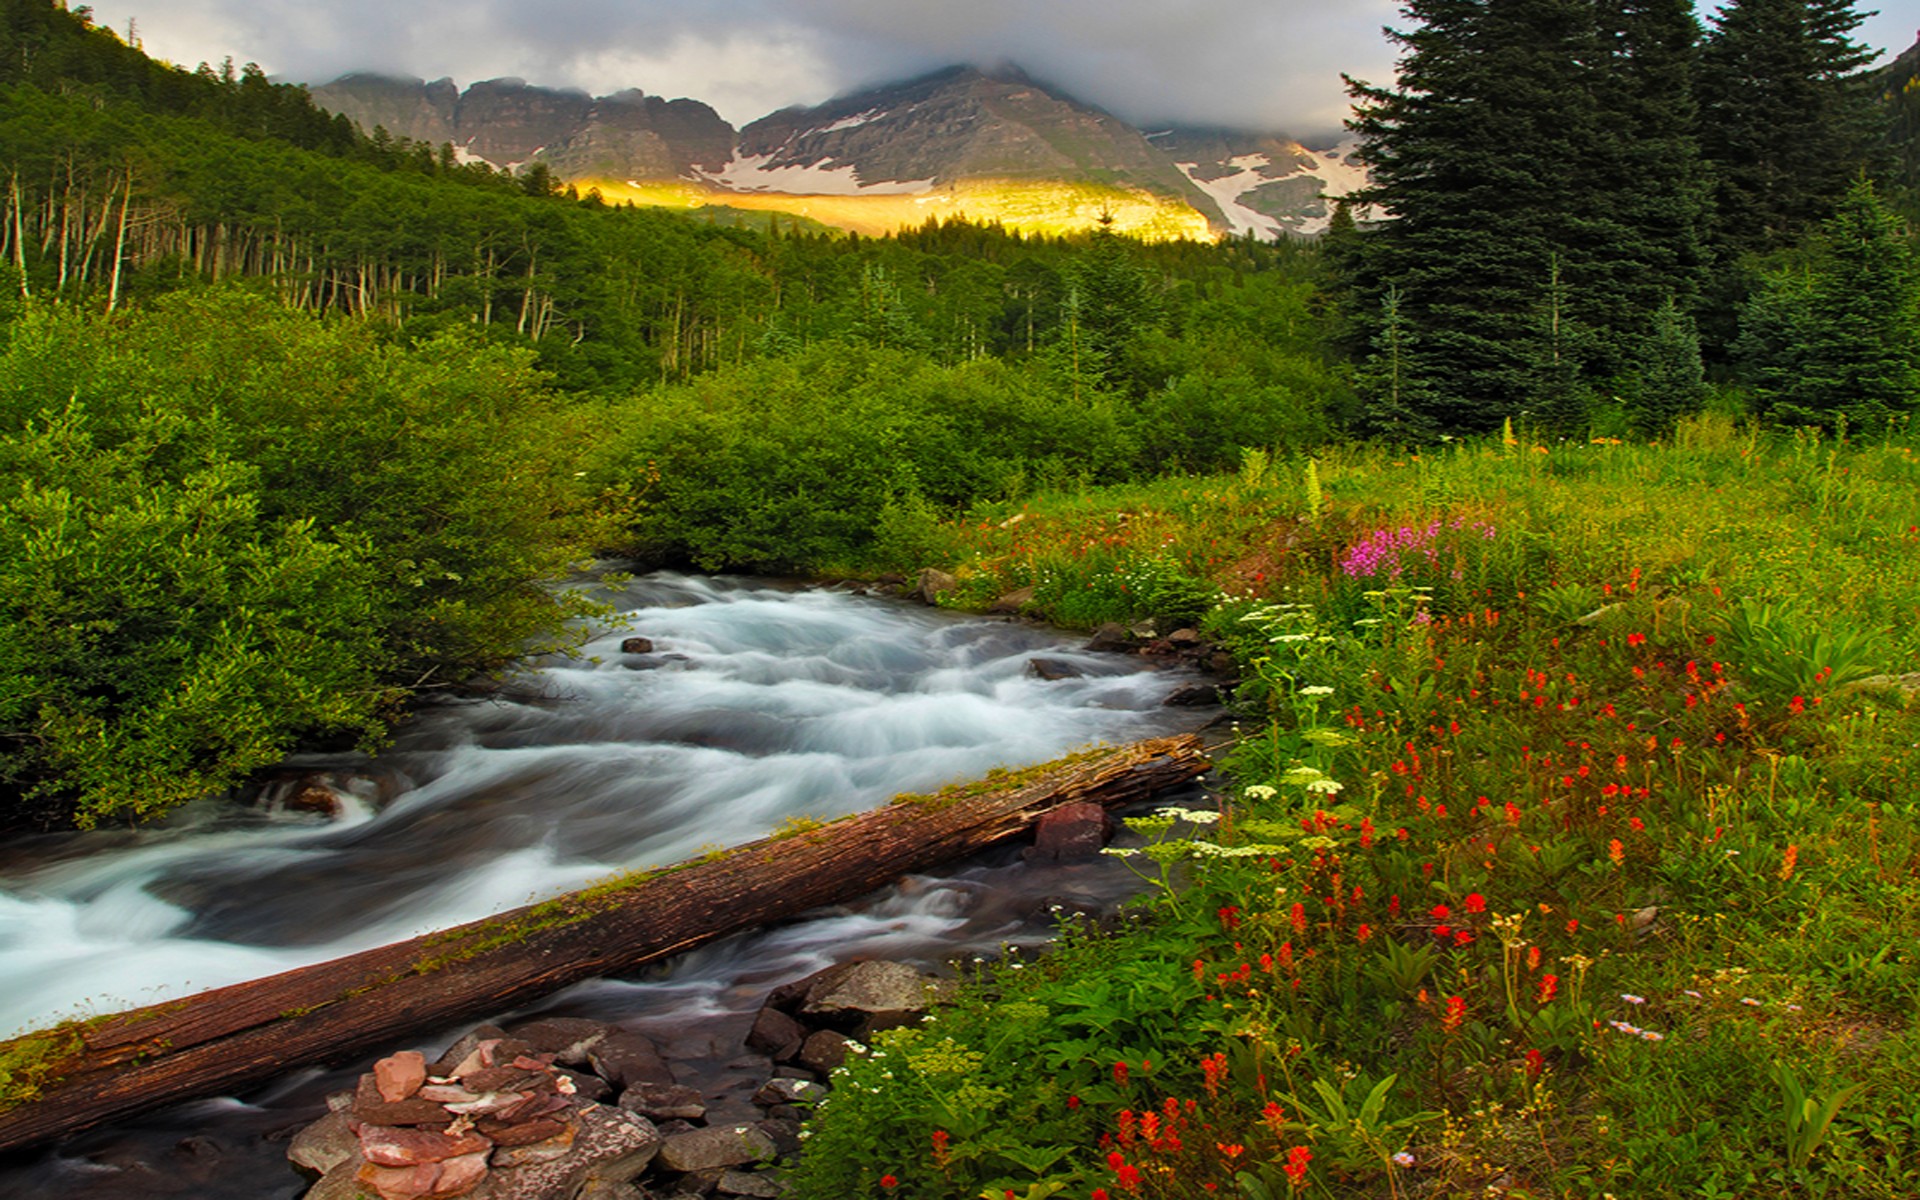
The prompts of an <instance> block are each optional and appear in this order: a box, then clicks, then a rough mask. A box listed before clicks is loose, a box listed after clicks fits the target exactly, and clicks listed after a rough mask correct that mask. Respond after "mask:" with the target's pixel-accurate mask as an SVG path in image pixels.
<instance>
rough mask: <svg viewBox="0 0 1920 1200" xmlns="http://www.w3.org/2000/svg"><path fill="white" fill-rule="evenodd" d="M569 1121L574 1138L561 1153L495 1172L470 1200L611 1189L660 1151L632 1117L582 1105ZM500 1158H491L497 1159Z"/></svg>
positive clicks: (545, 1199)
mask: <svg viewBox="0 0 1920 1200" xmlns="http://www.w3.org/2000/svg"><path fill="white" fill-rule="evenodd" d="M572 1119H573V1122H574V1124H573V1138H572V1143H571V1145H570V1147H569V1148H568V1150H567V1152H566V1153H564V1154H561V1155H559V1156H556V1157H552V1158H545V1159H543V1160H542V1161H537V1162H521V1163H519V1164H517V1165H514V1166H511V1167H496V1169H495V1170H494V1172H493V1173H492V1175H490V1176H488V1178H487V1182H486V1184H485V1186H484V1187H482V1189H481V1190H480V1191H479V1192H477V1193H476V1194H475V1200H560V1198H564V1197H574V1196H579V1195H581V1194H582V1193H585V1192H587V1191H588V1189H589V1188H594V1187H598V1188H602V1189H606V1188H616V1187H618V1186H620V1185H622V1184H626V1183H630V1182H631V1181H633V1180H634V1179H636V1178H638V1177H639V1175H640V1173H641V1172H642V1171H644V1170H646V1169H647V1167H648V1165H649V1164H651V1163H652V1162H653V1160H654V1157H655V1155H657V1154H658V1153H659V1151H660V1147H661V1142H662V1139H661V1137H660V1134H659V1132H658V1131H657V1130H656V1129H655V1128H654V1126H653V1123H652V1122H651V1121H649V1120H647V1119H646V1118H645V1117H642V1116H640V1115H638V1114H636V1113H630V1112H627V1111H625V1110H624V1109H618V1108H610V1107H608V1106H607V1105H604V1104H582V1105H580V1106H579V1107H578V1108H576V1109H575V1110H574V1113H573V1117H572ZM536 1144H537V1145H545V1143H536ZM501 1153H502V1152H498V1151H496V1152H495V1157H496V1159H497V1158H499V1157H500V1154H501Z"/></svg>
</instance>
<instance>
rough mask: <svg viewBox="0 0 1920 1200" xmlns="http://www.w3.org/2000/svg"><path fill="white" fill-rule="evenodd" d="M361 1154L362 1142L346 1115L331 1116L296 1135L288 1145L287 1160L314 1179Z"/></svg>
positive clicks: (334, 1114) (338, 1113) (334, 1113)
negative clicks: (314, 1176) (304, 1169)
mask: <svg viewBox="0 0 1920 1200" xmlns="http://www.w3.org/2000/svg"><path fill="white" fill-rule="evenodd" d="M358 1153H360V1139H359V1138H358V1137H357V1136H355V1134H354V1132H353V1129H352V1128H351V1127H350V1126H348V1124H347V1115H346V1114H345V1113H342V1112H329V1113H328V1114H327V1115H326V1116H324V1117H321V1118H320V1119H319V1120H318V1121H315V1122H314V1123H313V1124H311V1125H309V1126H307V1127H306V1128H305V1129H302V1130H301V1131H300V1132H299V1133H296V1134H294V1135H293V1141H292V1142H290V1143H288V1145H287V1159H288V1161H290V1162H292V1163H293V1164H294V1165H295V1166H297V1167H304V1168H306V1169H307V1170H309V1171H311V1172H313V1173H314V1174H315V1175H325V1174H326V1173H327V1172H328V1171H331V1170H333V1169H334V1168H335V1167H337V1166H339V1165H340V1164H341V1163H343V1162H346V1161H347V1160H348V1159H350V1158H352V1157H354V1156H355V1155H356V1154H358Z"/></svg>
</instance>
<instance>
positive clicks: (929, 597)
mask: <svg viewBox="0 0 1920 1200" xmlns="http://www.w3.org/2000/svg"><path fill="white" fill-rule="evenodd" d="M959 586H960V581H959V580H957V579H955V578H954V577H953V576H951V575H949V574H947V573H946V572H945V571H940V570H936V569H935V568H933V567H927V568H925V569H924V570H922V571H921V572H920V578H919V581H918V582H916V583H915V584H914V588H913V594H914V597H915V598H916V599H918V600H920V601H922V602H923V603H926V604H938V603H940V597H941V596H943V595H945V594H946V593H948V592H951V591H953V590H954V589H956V588H958V587H959Z"/></svg>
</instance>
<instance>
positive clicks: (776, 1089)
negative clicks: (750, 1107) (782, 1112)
mask: <svg viewBox="0 0 1920 1200" xmlns="http://www.w3.org/2000/svg"><path fill="white" fill-rule="evenodd" d="M826 1094H827V1089H826V1088H824V1087H822V1086H821V1085H819V1084H817V1083H809V1082H807V1081H806V1080H804V1079H773V1080H769V1081H768V1082H767V1086H765V1087H763V1088H761V1089H760V1090H759V1091H757V1092H755V1093H754V1094H753V1102H754V1103H755V1104H765V1105H775V1104H816V1103H818V1102H819V1100H820V1098H821V1097H823V1096H825V1095H826Z"/></svg>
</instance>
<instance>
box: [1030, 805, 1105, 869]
mask: <svg viewBox="0 0 1920 1200" xmlns="http://www.w3.org/2000/svg"><path fill="white" fill-rule="evenodd" d="M1112 836H1113V818H1112V817H1110V816H1108V815H1107V810H1106V809H1104V808H1102V807H1100V806H1099V805H1098V804H1094V803H1092V802H1090V801H1086V800H1077V801H1075V802H1073V803H1071V804H1062V805H1060V806H1059V807H1058V808H1054V809H1050V810H1048V811H1047V812H1046V813H1045V814H1043V815H1042V816H1041V818H1040V820H1039V821H1038V822H1037V823H1035V825H1034V829H1033V845H1032V847H1030V848H1029V849H1028V850H1027V851H1026V853H1025V858H1026V859H1027V860H1028V861H1029V862H1041V863H1063V862H1078V861H1080V860H1082V859H1089V858H1096V857H1098V856H1099V854H1100V848H1101V847H1102V846H1104V845H1106V844H1107V839H1108V838H1110V837H1112Z"/></svg>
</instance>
